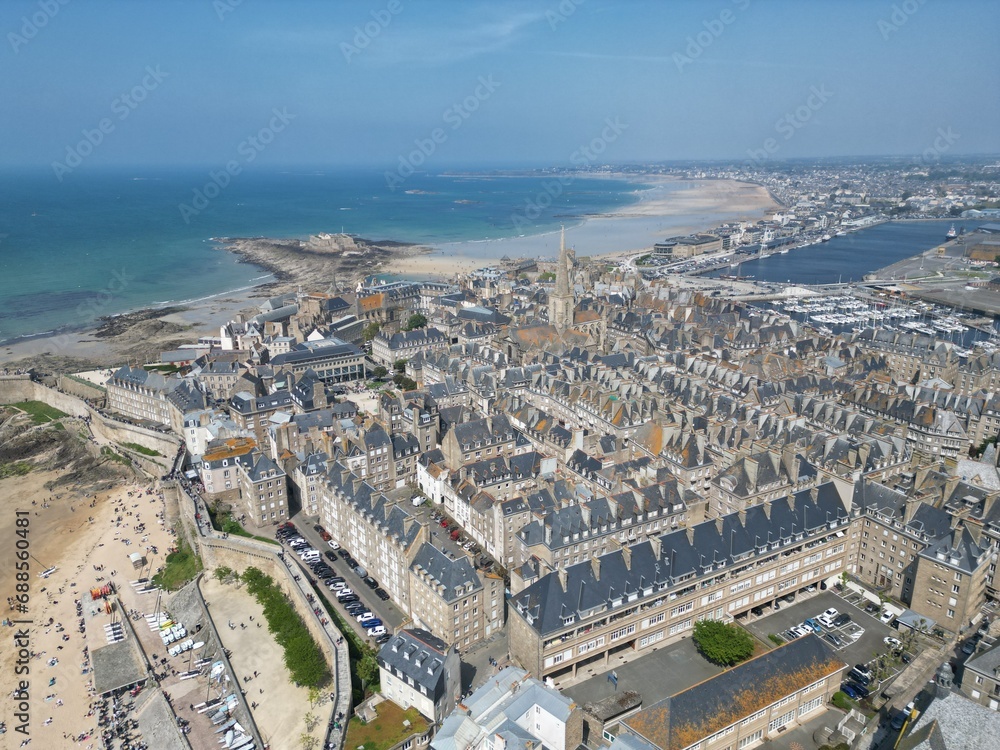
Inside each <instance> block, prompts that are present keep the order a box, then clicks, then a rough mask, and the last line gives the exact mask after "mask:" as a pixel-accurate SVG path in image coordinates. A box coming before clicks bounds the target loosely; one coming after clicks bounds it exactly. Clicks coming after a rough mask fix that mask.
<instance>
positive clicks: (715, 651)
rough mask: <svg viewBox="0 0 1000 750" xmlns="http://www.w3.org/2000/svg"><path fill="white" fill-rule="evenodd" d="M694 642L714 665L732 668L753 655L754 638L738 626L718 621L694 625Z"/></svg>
mask: <svg viewBox="0 0 1000 750" xmlns="http://www.w3.org/2000/svg"><path fill="white" fill-rule="evenodd" d="M694 642H695V645H696V646H697V647H698V650H699V651H700V652H701V655H702V656H704V657H705V658H706V659H708V660H709V661H710V662H712V663H714V664H718V665H720V666H723V667H731V666H732V665H733V664H738V663H739V662H741V661H745V660H746V659H748V658H750V656H751V654H753V638H751V637H750V634H749V633H747V632H746V631H745V630H743V629H742V628H741V627H739V626H738V625H729V624H727V623H724V622H718V621H716V620H699V621H698V622H696V623H695V624H694Z"/></svg>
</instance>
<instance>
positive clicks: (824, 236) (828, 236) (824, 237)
mask: <svg viewBox="0 0 1000 750" xmlns="http://www.w3.org/2000/svg"><path fill="white" fill-rule="evenodd" d="M819 241H820V242H829V241H830V235H828V234H824V235H823V236H822V237H820V240H819Z"/></svg>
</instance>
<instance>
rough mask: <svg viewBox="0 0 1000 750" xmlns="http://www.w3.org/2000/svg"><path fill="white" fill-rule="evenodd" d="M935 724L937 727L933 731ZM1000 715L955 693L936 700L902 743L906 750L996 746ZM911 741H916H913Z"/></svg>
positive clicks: (969, 748)
mask: <svg viewBox="0 0 1000 750" xmlns="http://www.w3.org/2000/svg"><path fill="white" fill-rule="evenodd" d="M932 725H936V727H934V728H931V727H932ZM998 736H1000V714H997V712H996V711H992V710H990V709H988V708H986V706H983V705H980V704H979V703H975V702H974V701H970V700H968V699H966V698H964V697H963V696H961V695H958V694H956V693H950V694H949V695H947V696H946V697H944V698H938V699H937V700H935V701H933V702H932V703H931V704H930V706H928V707H927V710H926V711H924V713H923V714H921V715H920V716H919V717H918V718H917V722H916V724H915V725H914V727H913V732H912V733H911V734H910V736H909V737H907V738H905V739H904V740H903V742H901V743H900V748H905V750H973V749H974V748H976V749H978V748H991V747H996V744H997V737H998ZM911 738H912V739H913V740H914V741H911Z"/></svg>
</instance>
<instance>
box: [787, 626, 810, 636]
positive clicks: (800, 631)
mask: <svg viewBox="0 0 1000 750" xmlns="http://www.w3.org/2000/svg"><path fill="white" fill-rule="evenodd" d="M792 632H793V633H795V634H796V635H797V636H798V637H799V638H801V637H802V636H804V635H809V634H810V633H812V632H813V629H812V628H810V627H809V626H808V625H796V626H795V627H794V628H792Z"/></svg>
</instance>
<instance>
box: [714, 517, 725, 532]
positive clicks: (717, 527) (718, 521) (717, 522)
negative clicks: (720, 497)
mask: <svg viewBox="0 0 1000 750" xmlns="http://www.w3.org/2000/svg"><path fill="white" fill-rule="evenodd" d="M722 526H723V523H722V516H719V517H718V518H716V519H715V530H716V531H718V532H719V536H722Z"/></svg>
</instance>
